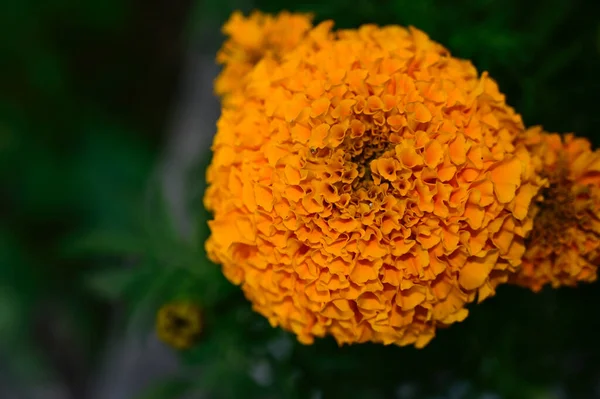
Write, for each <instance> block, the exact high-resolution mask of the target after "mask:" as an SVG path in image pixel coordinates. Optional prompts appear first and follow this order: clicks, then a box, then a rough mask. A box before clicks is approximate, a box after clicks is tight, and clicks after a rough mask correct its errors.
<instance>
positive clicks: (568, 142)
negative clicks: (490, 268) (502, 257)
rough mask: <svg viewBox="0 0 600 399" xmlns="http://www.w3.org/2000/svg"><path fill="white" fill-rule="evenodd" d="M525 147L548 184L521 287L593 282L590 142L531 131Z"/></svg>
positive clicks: (596, 216)
mask: <svg viewBox="0 0 600 399" xmlns="http://www.w3.org/2000/svg"><path fill="white" fill-rule="evenodd" d="M524 141H525V143H526V145H527V146H528V148H529V149H530V151H531V154H532V157H533V159H534V161H535V162H536V169H537V170H538V171H539V173H540V174H541V175H542V176H543V177H544V178H546V179H547V181H548V183H547V184H546V186H545V187H544V188H543V190H542V191H541V195H540V197H539V198H538V199H537V200H536V201H535V202H534V206H533V207H532V213H533V215H534V217H535V218H534V228H533V231H532V233H531V237H530V238H529V240H528V243H527V251H526V253H525V256H524V259H523V266H522V268H521V269H520V271H519V272H518V274H517V275H516V276H515V277H514V281H515V282H517V283H518V284H519V285H522V286H525V287H529V288H531V289H532V290H533V291H539V290H541V289H542V287H543V286H544V285H546V284H550V285H551V286H552V287H555V288H556V287H559V286H575V285H576V284H577V283H578V282H592V281H595V280H596V278H597V273H598V264H599V263H600V152H599V151H592V150H591V146H590V143H589V141H588V140H586V139H583V138H576V137H574V136H573V135H572V134H567V135H565V136H563V137H561V136H560V135H558V134H550V133H545V132H544V131H543V130H542V128H541V127H534V128H531V129H529V130H528V131H527V132H526V135H525V140H524Z"/></svg>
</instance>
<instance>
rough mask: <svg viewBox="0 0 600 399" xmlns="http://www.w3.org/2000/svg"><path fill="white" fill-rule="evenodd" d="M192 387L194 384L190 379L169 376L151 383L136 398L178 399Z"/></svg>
mask: <svg viewBox="0 0 600 399" xmlns="http://www.w3.org/2000/svg"><path fill="white" fill-rule="evenodd" d="M193 388H194V384H193V383H192V382H191V381H190V380H187V379H182V378H169V379H164V380H161V381H158V382H155V383H153V384H151V385H150V386H149V387H148V388H147V389H145V390H144V391H143V392H142V394H141V395H139V396H138V397H137V399H178V398H181V397H182V396H183V395H186V394H188V393H189V392H190V391H191V390H192V389H193Z"/></svg>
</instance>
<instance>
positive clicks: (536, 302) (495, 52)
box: [0, 0, 600, 399]
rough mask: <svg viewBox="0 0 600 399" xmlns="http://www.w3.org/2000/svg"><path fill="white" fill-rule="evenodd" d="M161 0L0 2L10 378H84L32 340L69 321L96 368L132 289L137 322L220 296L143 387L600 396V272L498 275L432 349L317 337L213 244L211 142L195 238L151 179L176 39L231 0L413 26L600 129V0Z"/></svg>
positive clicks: (511, 93) (197, 200) (146, 325)
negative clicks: (251, 284)
mask: <svg viewBox="0 0 600 399" xmlns="http://www.w3.org/2000/svg"><path fill="white" fill-rule="evenodd" d="M159 3H160V4H162V5H163V6H162V8H161V7H160V6H158V5H151V4H146V3H142V2H134V1H130V2H119V1H115V0H110V1H107V0H105V1H99V0H92V1H88V2H81V3H76V2H73V1H67V0H62V1H58V0H56V1H53V2H42V1H34V0H27V1H25V0H7V1H4V2H1V3H0V32H1V33H2V34H1V35H0V52H1V54H2V59H3V66H4V67H5V68H4V69H5V70H4V71H3V72H4V73H3V76H2V79H1V80H0V87H1V90H0V179H1V181H2V184H1V185H0V190H1V193H0V215H1V221H2V224H1V225H0V358H6V359H10V362H9V363H10V374H11V375H13V376H16V378H17V380H21V381H26V380H32V379H37V378H45V377H46V376H48V374H50V375H54V376H55V375H56V374H61V373H62V374H63V377H64V378H66V377H65V375H68V374H69V373H68V370H69V369H66V371H65V370H62V371H61V369H60V368H58V369H57V367H56V359H55V358H53V357H52V356H51V355H50V354H48V353H47V351H45V350H44V348H45V347H47V346H48V345H40V344H39V343H37V342H36V341H35V339H36V335H35V334H36V333H35V329H34V328H33V327H35V326H36V325H37V324H36V322H35V321H36V320H39V319H40V317H41V316H43V317H41V318H42V320H44V317H46V318H48V317H50V319H51V320H50V323H51V324H52V321H53V320H54V322H55V323H56V321H58V322H59V323H60V324H65V325H70V326H71V328H70V329H69V334H68V335H67V337H66V338H64V337H63V338H62V340H61V338H53V339H55V341H51V343H54V344H56V343H58V344H59V345H60V344H62V345H66V344H65V342H68V346H69V347H75V349H77V350H79V351H81V352H83V354H84V355H83V358H84V359H85V364H86V366H87V367H84V369H89V368H90V366H89V365H92V364H93V363H94V360H95V359H96V357H97V355H98V354H99V353H100V352H101V351H102V349H103V340H104V338H105V337H104V335H103V334H102V333H101V332H102V331H106V317H107V312H108V310H109V305H111V304H115V303H121V302H125V303H126V304H128V305H129V310H130V313H129V314H130V323H129V325H128V326H127V327H128V328H130V329H133V330H134V331H147V330H148V329H150V328H152V324H153V322H154V313H155V311H156V309H157V308H158V307H159V306H160V305H161V304H163V303H165V302H167V301H170V300H173V299H190V300H194V301H196V302H198V303H199V304H200V305H201V306H202V307H203V308H204V309H205V323H206V332H205V334H204V335H203V337H202V339H201V340H200V341H199V342H198V344H197V345H196V346H195V347H194V348H193V349H191V350H189V351H185V352H182V353H181V354H180V357H181V362H182V364H183V365H184V366H185V368H184V370H183V372H182V374H181V376H179V377H178V378H177V379H174V380H164V381H158V382H157V383H156V385H153V386H151V387H149V388H148V391H147V392H145V393H144V394H143V398H147V399H150V398H151V399H159V398H174V397H178V396H181V395H183V394H184V393H186V392H198V391H199V392H204V393H208V397H210V398H240V397H244V398H252V397H257V398H258V397H261V398H280V397H285V398H337V397H351V398H403V399H408V398H429V397H431V398H434V397H436V398H441V397H445V398H478V397H482V395H483V394H484V393H486V392H487V393H490V394H491V393H494V394H496V395H498V396H496V397H501V398H559V397H568V398H592V397H600V392H598V389H600V388H598V381H600V347H599V345H598V343H597V335H598V331H599V328H600V322H599V320H598V317H597V316H596V314H597V311H596V310H595V307H594V305H595V304H597V303H598V300H599V299H600V295H599V289H598V284H593V285H589V286H582V287H580V288H578V289H574V290H570V289H561V290H557V291H553V290H545V291H543V292H542V293H541V294H537V295H535V294H532V293H530V292H527V291H525V290H522V289H519V288H515V287H502V288H501V289H500V290H499V294H498V296H497V297H495V298H493V299H491V300H488V301H486V302H485V303H484V304H482V305H481V306H476V307H473V309H472V312H471V316H470V317H469V318H468V319H467V320H466V321H465V322H463V323H460V324H458V325H455V326H453V327H452V328H450V329H448V330H445V331H440V332H439V333H438V336H437V337H436V338H435V339H434V340H433V342H432V343H431V344H430V345H429V346H428V347H427V348H425V349H423V350H415V349H413V348H396V347H383V346H380V345H359V346H352V347H342V348H338V347H337V345H335V343H334V342H333V341H332V340H331V339H324V340H319V341H318V342H317V343H316V344H315V345H313V346H302V345H299V344H297V343H296V342H295V341H294V339H293V337H292V336H291V335H290V334H287V333H285V332H283V331H280V330H279V329H273V328H271V327H270V326H269V325H268V323H267V322H266V321H265V320H264V319H263V318H261V317H260V316H258V315H256V314H254V313H253V312H252V311H251V309H250V305H249V304H248V303H247V302H246V301H245V300H244V298H243V295H242V294H241V292H240V290H239V289H238V288H237V287H233V286H232V285H230V284H229V283H228V282H227V281H226V280H225V279H224V277H223V276H222V275H221V273H220V269H219V268H218V267H217V266H215V265H212V264H210V262H208V260H207V259H206V257H205V254H204V250H203V242H204V240H205V239H206V237H207V235H208V230H207V227H206V220H207V219H208V218H209V215H208V214H207V213H206V212H205V211H204V210H202V209H201V205H200V204H201V196H202V190H203V187H204V169H205V166H206V163H207V162H208V157H209V154H206V157H204V158H203V159H200V160H199V161H198V165H197V168H196V169H194V170H193V171H191V173H190V176H189V181H190V184H189V193H187V194H188V196H189V203H190V214H191V215H192V216H193V217H194V220H196V221H197V223H196V229H195V231H194V235H193V236H192V237H191V238H190V239H182V238H181V237H180V236H179V234H178V233H177V231H176V229H175V228H174V227H173V226H172V223H171V218H170V217H169V215H168V212H167V210H166V206H165V203H164V200H163V195H162V193H161V191H160V189H159V186H160V185H159V183H158V181H157V179H155V178H153V176H154V172H153V168H154V166H155V164H156V162H157V155H158V153H159V149H160V148H161V146H162V145H163V144H164V141H165V138H164V137H163V127H164V124H165V123H164V121H165V118H166V114H167V110H168V107H169V104H170V100H171V98H172V96H171V93H172V91H173V88H174V86H175V83H176V68H177V67H178V63H179V62H180V58H178V57H179V56H178V54H180V53H179V52H180V51H181V48H182V46H183V44H184V43H185V41H186V39H187V38H189V37H190V36H193V35H197V34H201V33H203V32H204V31H203V27H204V26H205V25H210V24H213V25H215V24H220V23H222V22H224V21H225V19H226V18H227V17H228V16H229V14H230V13H231V12H232V11H233V10H234V9H242V10H244V11H250V10H251V9H252V8H257V9H261V10H263V11H267V12H277V11H280V10H281V9H288V10H292V11H305V12H312V13H314V14H315V16H316V19H317V21H321V20H324V19H333V20H335V22H336V26H337V27H356V26H358V25H360V24H363V23H377V24H392V23H394V24H401V25H414V26H416V27H418V28H420V29H422V30H424V31H426V32H427V33H428V34H429V35H430V36H431V37H432V38H433V39H435V40H437V41H439V42H441V43H442V44H444V45H446V46H447V47H449V48H450V49H451V51H452V53H453V54H454V55H455V56H458V57H461V58H468V59H472V60H473V62H474V63H475V65H476V66H477V67H478V68H479V69H480V70H488V71H490V74H491V76H492V77H494V78H495V79H496V80H497V81H498V82H499V84H500V87H501V89H502V91H503V92H504V93H506V94H507V98H508V102H509V104H511V105H513V106H514V107H515V108H516V109H517V110H518V111H519V112H520V113H522V114H523V116H524V119H525V122H526V123H527V124H528V125H534V124H543V125H544V126H545V127H546V128H547V129H548V130H551V131H560V132H567V131H575V132H577V134H579V135H581V136H585V137H589V138H590V139H591V140H592V141H593V142H594V143H595V144H600V141H599V139H600V137H599V136H598V133H597V132H596V127H597V126H599V125H600V113H598V112H597V109H596V108H597V107H598V104H599V98H598V93H600V78H599V77H598V72H599V71H600V20H599V19H598V15H600V3H598V2H593V1H583V0H572V1H571V0H548V1H544V2H542V1H541V0H535V1H530V2H520V1H517V0H505V1H498V0H474V1H467V0H456V1H453V2H447V1H443V0H419V1H410V0H379V1H377V0H372V1H369V0H355V1H352V2H348V1H342V0H327V1H321V2H314V4H308V3H306V2H303V1H293V0H289V1H286V2H280V1H275V0H258V1H255V2H254V3H253V5H252V6H249V5H248V4H247V3H246V2H245V1H243V0H235V1H234V0H231V1H223V2H214V1H199V2H193V3H191V4H190V3H186V2H182V3H181V4H178V6H177V7H175V6H172V7H173V9H175V8H176V9H178V10H179V11H178V13H177V12H176V11H171V12H170V13H167V12H166V11H165V10H167V9H170V8H169V5H171V3H170V2H157V4H159ZM184 15H187V16H188V17H189V20H188V21H187V22H185V21H184ZM67 16H68V18H67ZM157 16H161V18H160V20H161V25H160V26H161V27H162V28H161V29H157V28H155V22H154V21H157V20H158V19H159V18H156V17H157ZM153 17H155V18H153ZM165 21H166V22H165ZM165 25H166V27H165ZM165 32H166V33H165ZM181 32H184V33H185V34H184V35H182V34H181ZM163 36H165V37H166V38H168V39H170V41H169V40H166V39H165V37H163ZM161 38H162V39H161ZM159 39H160V40H159ZM153 43H154V44H153ZM157 43H159V44H157ZM160 43H162V44H160ZM217 46H218V43H214V47H215V49H216V48H217ZM178 51H179V52H178ZM207 90H208V88H207ZM199 112H200V111H199ZM149 177H150V178H149ZM40 313H42V314H41V315H40ZM38 329H39V328H38ZM24 331H31V333H27V334H24V333H23V332H24ZM99 332H100V333H99ZM41 334H42V335H48V333H47V332H45V330H44V331H42V332H41ZM50 335H51V334H50ZM56 340H58V341H56ZM70 350H72V349H70ZM65 356H66V355H65ZM53 362H54V363H53ZM561 392H562V393H563V394H564V395H566V396H560V395H561ZM490 397H493V396H490Z"/></svg>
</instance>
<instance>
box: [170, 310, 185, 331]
mask: <svg viewBox="0 0 600 399" xmlns="http://www.w3.org/2000/svg"><path fill="white" fill-rule="evenodd" d="M168 317H169V327H170V328H171V329H172V330H173V331H183V330H186V329H187V328H188V327H189V326H190V321H189V320H188V319H186V318H185V317H182V316H181V315H179V314H177V313H174V312H171V313H169V316H168Z"/></svg>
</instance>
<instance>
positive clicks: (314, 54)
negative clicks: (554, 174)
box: [205, 16, 540, 347]
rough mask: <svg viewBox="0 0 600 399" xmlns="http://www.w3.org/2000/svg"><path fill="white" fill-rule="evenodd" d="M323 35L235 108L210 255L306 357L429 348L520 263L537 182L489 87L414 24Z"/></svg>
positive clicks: (221, 140)
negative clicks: (357, 348)
mask: <svg viewBox="0 0 600 399" xmlns="http://www.w3.org/2000/svg"><path fill="white" fill-rule="evenodd" d="M239 18H240V17H239V16H234V17H233V19H234V20H239ZM250 20H252V17H251V18H250ZM245 21H247V20H245ZM246 23H249V22H246ZM238 24H239V25H240V26H245V25H244V24H242V23H239V22H238ZM331 27H332V23H331V22H325V23H322V24H320V25H318V26H316V27H315V28H313V29H311V30H310V31H309V32H305V31H304V28H302V29H301V31H302V35H303V37H304V38H303V39H302V40H300V41H299V42H298V43H297V44H296V46H295V47H294V48H293V49H291V48H288V49H287V50H286V51H285V52H282V53H281V54H280V56H279V57H263V58H262V59H261V60H260V61H258V62H257V63H256V64H255V65H254V66H253V67H250V66H249V68H251V70H250V72H249V73H248V75H247V78H246V80H244V82H243V84H241V85H239V86H238V89H236V91H233V92H231V93H229V94H228V96H230V97H232V99H230V101H233V102H234V103H235V104H236V106H231V105H230V104H231V103H227V104H226V105H224V106H223V112H222V116H221V118H220V120H219V122H218V130H217V134H216V136H215V139H214V143H213V147H212V149H213V152H214V157H213V160H212V164H211V165H210V167H209V169H208V172H207V180H208V183H209V187H208V189H207V191H206V194H205V206H206V208H207V209H209V210H210V211H212V212H213V214H214V220H212V221H210V222H209V226H210V229H211V236H210V238H209V239H208V240H207V243H206V248H207V252H208V255H209V257H210V258H211V260H213V261H214V262H216V263H219V264H221V265H222V267H223V272H224V274H225V276H226V277H227V278H228V279H229V280H230V281H232V282H233V283H235V284H240V285H241V286H242V289H243V290H244V293H245V294H246V296H247V297H248V298H249V299H250V300H251V301H252V303H253V306H254V309H256V310H257V311H258V312H260V313H261V314H263V315H264V316H265V317H267V318H268V319H269V321H270V322H271V324H272V325H273V326H277V325H280V326H282V327H284V328H285V329H287V330H290V331H293V332H294V333H295V334H296V335H297V336H298V339H299V340H300V341H301V342H303V343H311V342H313V339H314V337H322V336H325V335H332V336H333V337H334V338H335V339H336V340H337V341H338V343H340V344H343V343H355V342H366V341H373V342H382V343H384V344H392V343H393V344H397V345H409V344H414V345H415V346H417V347H423V346H425V345H426V344H427V343H428V342H429V341H430V340H431V339H432V338H433V337H434V335H435V332H436V329H437V328H438V327H443V326H447V325H450V324H452V323H454V322H457V321H461V320H463V319H464V318H465V317H466V316H467V314H468V311H467V309H466V305H467V304H468V303H470V302H473V301H475V300H476V299H478V300H479V301H481V300H483V299H485V298H487V297H489V296H490V295H493V294H494V292H495V288H496V287H497V285H498V284H501V283H504V282H506V281H507V280H508V278H509V275H510V274H511V273H513V272H514V271H516V269H517V268H518V267H519V266H520V264H521V258H522V255H523V253H524V251H525V247H524V237H525V236H526V235H527V234H528V232H529V231H530V230H531V228H532V224H533V223H532V219H531V216H530V214H529V207H530V202H531V200H532V198H533V197H534V196H535V195H536V194H537V191H538V189H539V186H540V181H539V178H538V177H537V176H536V175H535V174H534V173H533V172H534V170H533V168H532V165H531V160H530V156H529V153H528V151H527V150H526V148H525V147H524V146H523V145H520V144H518V143H517V141H516V138H517V137H518V136H520V135H522V134H523V131H524V126H523V123H522V120H521V117H520V116H519V115H518V114H516V113H515V112H514V110H513V109H512V108H511V107H509V106H507V105H506V102H505V98H504V95H502V94H501V93H500V92H499V90H498V87H497V85H496V83H495V82H494V81H493V80H492V79H491V78H489V77H488V75H487V74H486V73H484V74H483V75H482V76H479V75H478V73H477V71H476V69H475V68H474V66H473V65H472V64H471V63H470V62H468V61H464V60H459V59H456V58H453V57H451V56H450V54H449V52H448V50H446V49H445V48H444V47H442V46H441V45H439V44H438V43H435V42H433V41H431V40H430V39H429V38H428V37H427V35H426V34H425V33H423V32H421V31H419V30H417V29H414V28H410V29H405V28H402V27H399V26H387V27H381V28H380V27H377V26H373V25H365V26H362V27H361V28H359V29H358V30H343V31H338V32H333V31H332V30H331ZM297 33H299V32H297ZM257 35H258V36H260V35H259V34H257ZM302 35H298V37H300V36H302ZM224 73H225V72H224ZM238 105H239V106H238Z"/></svg>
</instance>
